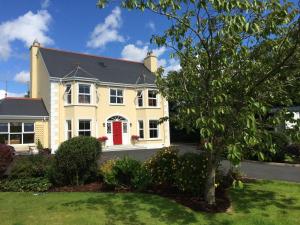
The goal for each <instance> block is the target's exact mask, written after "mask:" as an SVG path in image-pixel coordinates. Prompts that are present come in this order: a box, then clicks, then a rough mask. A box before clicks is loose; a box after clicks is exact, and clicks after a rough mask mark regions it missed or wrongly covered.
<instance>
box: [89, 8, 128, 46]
mask: <svg viewBox="0 0 300 225" xmlns="http://www.w3.org/2000/svg"><path fill="white" fill-rule="evenodd" d="M121 26H122V18H121V9H120V8H119V7H116V8H114V9H113V11H112V12H111V14H110V15H108V16H107V17H106V18H105V20H104V23H99V24H98V25H97V26H96V27H95V28H94V31H93V33H92V34H91V36H90V40H89V41H88V42H87V46H88V47H90V48H101V47H105V45H106V44H107V43H109V42H124V37H123V36H122V35H120V34H119V29H120V28H121Z"/></svg>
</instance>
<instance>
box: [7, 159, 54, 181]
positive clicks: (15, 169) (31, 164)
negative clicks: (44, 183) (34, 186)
mask: <svg viewBox="0 0 300 225" xmlns="http://www.w3.org/2000/svg"><path fill="white" fill-rule="evenodd" d="M50 166H51V157H45V156H41V155H30V156H21V157H18V158H16V160H15V161H14V163H13V166H12V170H11V174H10V177H11V178H30V177H46V176H47V173H48V170H49V168H50Z"/></svg>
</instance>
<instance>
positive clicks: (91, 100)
mask: <svg viewBox="0 0 300 225" xmlns="http://www.w3.org/2000/svg"><path fill="white" fill-rule="evenodd" d="M80 85H85V86H89V88H90V93H89V94H87V93H80V92H79V91H80ZM79 95H84V96H90V102H89V103H82V102H79ZM77 102H78V104H80V105H91V104H92V102H93V99H92V84H89V83H78V85H77Z"/></svg>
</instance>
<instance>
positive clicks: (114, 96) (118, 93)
mask: <svg viewBox="0 0 300 225" xmlns="http://www.w3.org/2000/svg"><path fill="white" fill-rule="evenodd" d="M110 103H111V104H123V90H122V89H110Z"/></svg>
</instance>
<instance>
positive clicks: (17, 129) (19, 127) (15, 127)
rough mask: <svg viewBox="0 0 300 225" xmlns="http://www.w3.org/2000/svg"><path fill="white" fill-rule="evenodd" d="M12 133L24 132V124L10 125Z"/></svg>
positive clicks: (14, 123) (13, 123)
mask: <svg viewBox="0 0 300 225" xmlns="http://www.w3.org/2000/svg"><path fill="white" fill-rule="evenodd" d="M10 132H11V133H15V132H22V123H20V122H11V123H10Z"/></svg>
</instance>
